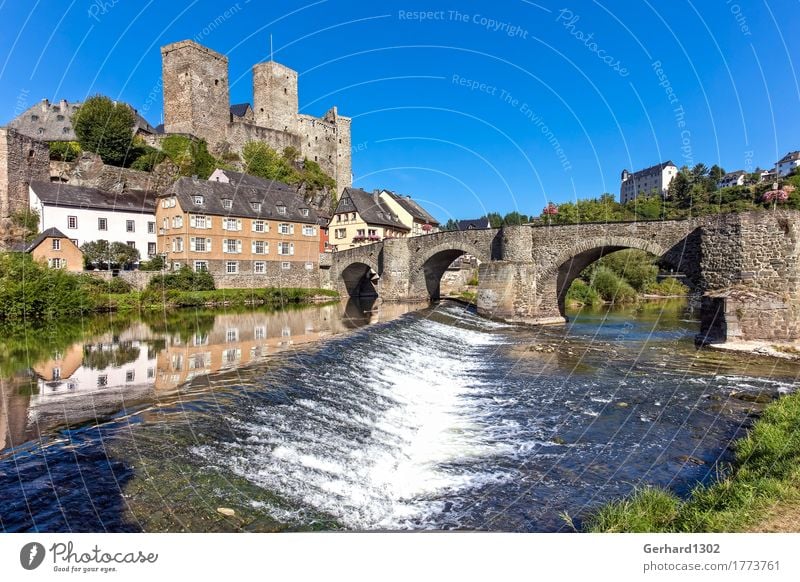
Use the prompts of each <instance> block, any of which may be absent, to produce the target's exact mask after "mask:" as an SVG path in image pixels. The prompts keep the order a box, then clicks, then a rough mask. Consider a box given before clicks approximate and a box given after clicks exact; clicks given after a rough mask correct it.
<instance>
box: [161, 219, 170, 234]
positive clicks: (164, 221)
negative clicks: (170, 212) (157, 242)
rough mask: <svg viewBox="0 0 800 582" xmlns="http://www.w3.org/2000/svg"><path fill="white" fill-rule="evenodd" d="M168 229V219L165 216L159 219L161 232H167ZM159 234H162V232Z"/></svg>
mask: <svg viewBox="0 0 800 582" xmlns="http://www.w3.org/2000/svg"><path fill="white" fill-rule="evenodd" d="M168 228H169V218H167V217H166V216H165V217H164V218H162V219H161V230H167V229H168ZM161 234H164V233H163V232H162V233H161Z"/></svg>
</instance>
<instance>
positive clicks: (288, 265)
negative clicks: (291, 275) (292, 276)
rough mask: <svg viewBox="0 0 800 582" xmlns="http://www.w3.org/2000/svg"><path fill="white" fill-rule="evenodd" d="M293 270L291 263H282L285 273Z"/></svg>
mask: <svg viewBox="0 0 800 582" xmlns="http://www.w3.org/2000/svg"><path fill="white" fill-rule="evenodd" d="M291 268H292V264H291V263H290V262H288V261H284V262H282V263H281V269H283V270H284V271H288V270H289V269H291Z"/></svg>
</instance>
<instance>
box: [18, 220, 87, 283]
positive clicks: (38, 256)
mask: <svg viewBox="0 0 800 582" xmlns="http://www.w3.org/2000/svg"><path fill="white" fill-rule="evenodd" d="M12 250H14V251H18V252H23V253H28V254H30V255H31V256H32V257H33V259H34V260H35V261H40V262H44V263H47V266H48V267H50V268H51V269H63V270H65V271H71V272H73V273H77V272H80V271H83V253H82V252H81V250H80V249H79V248H78V247H77V245H75V243H74V242H73V241H72V240H71V239H70V238H68V237H67V236H66V235H65V234H64V233H63V232H61V231H60V230H58V229H57V228H48V229H46V230H45V231H44V232H42V233H40V234H39V236H37V237H36V238H35V239H33V240H32V241H31V242H29V243H19V244H17V245H16V246H14V247H13V248H12Z"/></svg>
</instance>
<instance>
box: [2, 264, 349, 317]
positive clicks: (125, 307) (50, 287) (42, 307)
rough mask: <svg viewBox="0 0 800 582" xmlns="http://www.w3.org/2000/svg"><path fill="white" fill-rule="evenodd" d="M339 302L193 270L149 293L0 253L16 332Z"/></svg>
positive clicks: (319, 293) (5, 298)
mask: <svg viewBox="0 0 800 582" xmlns="http://www.w3.org/2000/svg"><path fill="white" fill-rule="evenodd" d="M337 298H338V294H337V293H336V292H335V291H331V290H328V289H298V288H289V287H287V288H254V289H214V280H213V278H212V277H211V276H210V275H209V274H208V273H192V272H191V271H189V270H188V269H185V270H182V271H180V272H178V273H170V274H165V275H162V276H159V277H156V278H154V279H153V280H152V281H151V282H150V286H149V287H148V288H147V289H146V290H144V291H133V290H131V287H130V285H129V284H127V283H126V282H125V281H123V280H122V279H120V278H113V279H111V280H110V281H104V280H101V279H98V278H95V277H93V276H92V275H90V274H88V273H79V274H75V273H69V272H66V271H62V270H59V269H48V268H47V266H46V265H44V264H42V263H38V262H36V261H33V260H32V259H31V257H30V256H28V255H24V254H21V253H0V328H2V329H4V330H11V331H14V330H25V329H28V328H31V327H37V326H38V327H43V326H52V324H53V322H65V321H69V320H75V319H77V318H81V317H85V316H87V315H91V314H94V313H107V312H123V313H130V312H135V311H144V312H147V311H156V310H171V309H178V308H182V307H194V308H197V307H208V308H216V307H225V308H230V307H244V306H248V307H249V306H259V305H266V306H275V307H281V306H285V305H291V304H301V303H315V302H319V301H320V300H322V301H325V300H327V301H331V300H335V299H337Z"/></svg>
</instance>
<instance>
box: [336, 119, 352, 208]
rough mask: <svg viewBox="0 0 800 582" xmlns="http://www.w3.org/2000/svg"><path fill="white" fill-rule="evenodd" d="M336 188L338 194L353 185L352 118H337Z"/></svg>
mask: <svg viewBox="0 0 800 582" xmlns="http://www.w3.org/2000/svg"><path fill="white" fill-rule="evenodd" d="M336 130H337V131H336V133H337V138H338V141H337V143H336V188H337V190H338V191H337V192H336V194H337V196H338V195H339V194H341V192H342V190H344V189H345V188H349V187H350V186H352V185H353V163H352V161H353V158H352V151H353V149H352V145H351V139H350V118H349V117H338V116H337V118H336Z"/></svg>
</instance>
